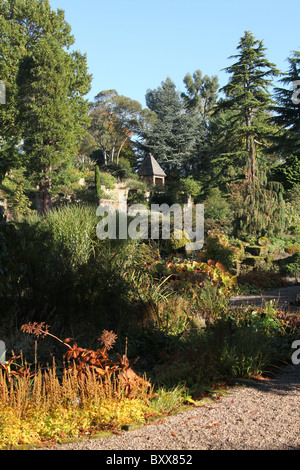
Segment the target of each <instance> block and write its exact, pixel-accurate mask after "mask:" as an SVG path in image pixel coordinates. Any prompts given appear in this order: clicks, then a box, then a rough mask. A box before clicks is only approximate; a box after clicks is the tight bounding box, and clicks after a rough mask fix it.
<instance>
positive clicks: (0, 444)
mask: <svg viewBox="0 0 300 470" xmlns="http://www.w3.org/2000/svg"><path fill="white" fill-rule="evenodd" d="M152 413H153V409H152V408H151V406H150V405H149V391H147V389H146V387H145V388H144V390H143V391H142V392H141V393H140V394H139V396H138V397H136V398H126V397H125V395H124V392H123V389H122V386H121V383H120V381H119V380H117V378H116V377H113V376H111V377H110V379H109V382H107V381H106V382H105V384H104V383H101V381H99V378H98V377H97V376H96V374H95V373H94V372H93V371H89V372H88V373H87V377H86V380H85V381H84V382H81V383H80V386H79V382H78V377H77V376H76V372H75V373H73V374H70V373H69V372H68V371H67V370H66V369H64V370H63V371H62V372H61V373H59V371H57V370H56V367H55V365H54V366H53V367H52V368H47V369H46V370H41V369H39V371H38V372H37V374H36V375H35V376H34V377H33V378H31V379H29V378H28V377H18V378H15V379H14V380H11V381H10V382H8V381H7V377H6V376H5V374H4V373H3V371H0V449H1V448H5V447H8V446H18V445H30V444H32V445H33V444H34V445H37V444H39V443H45V441H49V440H50V441H55V442H61V441H62V440H64V439H67V438H72V437H79V436H80V435H91V434H93V433H94V432H100V431H105V430H106V431H109V430H118V429H121V428H122V426H124V425H128V424H131V423H132V422H134V423H145V422H146V416H147V415H148V414H152Z"/></svg>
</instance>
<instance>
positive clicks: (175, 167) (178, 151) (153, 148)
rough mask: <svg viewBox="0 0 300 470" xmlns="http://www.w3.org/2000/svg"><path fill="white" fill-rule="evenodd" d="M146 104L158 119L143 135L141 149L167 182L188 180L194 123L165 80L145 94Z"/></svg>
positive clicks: (181, 100) (174, 89)
mask: <svg viewBox="0 0 300 470" xmlns="http://www.w3.org/2000/svg"><path fill="white" fill-rule="evenodd" d="M146 104H147V106H148V108H149V109H150V110H151V111H152V112H155V113H156V117H157V119H156V121H155V124H154V129H153V130H152V129H149V130H147V129H146V130H145V131H144V132H143V133H142V137H143V139H144V140H143V147H144V149H146V150H147V151H148V152H151V153H152V154H153V156H154V157H155V158H156V159H157V161H158V162H159V163H160V164H161V165H162V167H163V168H164V169H165V170H166V171H167V172H168V177H169V178H170V177H171V176H172V175H174V177H176V176H177V177H178V175H181V176H187V174H188V170H189V158H190V156H191V152H192V150H193V148H194V144H195V139H196V121H195V119H194V118H193V116H191V115H190V114H188V113H186V111H185V107H184V103H183V99H182V98H181V96H180V93H179V92H178V91H177V90H176V86H175V84H174V83H173V81H172V80H171V79H170V78H169V77H168V78H167V79H166V80H165V81H164V82H162V84H161V86H160V87H158V88H157V89H155V90H148V91H147V93H146Z"/></svg>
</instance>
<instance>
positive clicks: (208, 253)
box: [204, 232, 245, 269]
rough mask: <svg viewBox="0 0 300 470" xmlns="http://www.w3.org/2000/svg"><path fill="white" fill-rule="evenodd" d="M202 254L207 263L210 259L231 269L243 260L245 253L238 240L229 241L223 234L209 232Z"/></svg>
mask: <svg viewBox="0 0 300 470" xmlns="http://www.w3.org/2000/svg"><path fill="white" fill-rule="evenodd" d="M204 253H205V258H206V260H207V261H208V260H209V259H212V260H214V261H217V262H219V263H222V264H223V265H224V266H226V268H227V269H232V268H233V267H234V266H235V265H236V264H238V263H240V262H241V261H242V260H243V258H244V254H245V251H244V246H243V244H242V242H240V241H239V240H232V241H230V240H229V238H228V237H227V236H226V235H225V234H223V233H219V232H211V233H210V234H209V236H208V237H207V238H206V241H205V246H204Z"/></svg>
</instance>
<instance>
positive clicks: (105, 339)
mask: <svg viewBox="0 0 300 470" xmlns="http://www.w3.org/2000/svg"><path fill="white" fill-rule="evenodd" d="M117 337H118V336H117V335H116V334H115V333H114V332H113V331H107V330H103V333H102V335H101V336H100V338H98V340H99V341H101V343H102V344H104V346H105V347H106V348H107V349H108V350H110V349H111V348H112V347H113V345H114V344H115V342H116V339H117Z"/></svg>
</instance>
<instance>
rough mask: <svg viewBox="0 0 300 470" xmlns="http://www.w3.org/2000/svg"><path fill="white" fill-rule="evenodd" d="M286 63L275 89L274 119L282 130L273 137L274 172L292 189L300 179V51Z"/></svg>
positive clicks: (286, 186)
mask: <svg viewBox="0 0 300 470" xmlns="http://www.w3.org/2000/svg"><path fill="white" fill-rule="evenodd" d="M288 63H289V69H288V72H287V73H285V74H284V76H283V78H282V79H281V80H280V82H281V83H282V85H283V87H277V88H275V98H276V103H277V105H276V106H275V107H274V111H275V113H276V115H275V116H274V122H275V123H276V124H277V125H279V126H281V132H279V133H278V135H276V136H275V139H274V141H275V145H274V151H275V152H276V154H277V155H279V156H280V158H281V165H280V166H278V167H277V168H276V169H275V170H274V172H273V174H274V177H275V178H276V180H277V181H280V182H282V184H283V185H284V187H285V189H292V187H293V186H294V185H295V184H297V183H299V182H300V52H298V51H294V52H293V56H292V57H289V58H288Z"/></svg>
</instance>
